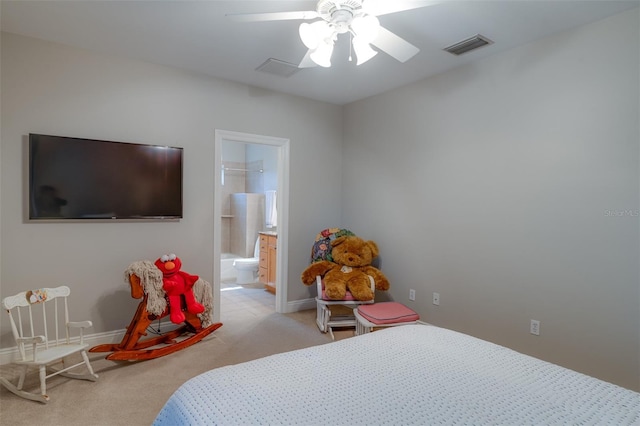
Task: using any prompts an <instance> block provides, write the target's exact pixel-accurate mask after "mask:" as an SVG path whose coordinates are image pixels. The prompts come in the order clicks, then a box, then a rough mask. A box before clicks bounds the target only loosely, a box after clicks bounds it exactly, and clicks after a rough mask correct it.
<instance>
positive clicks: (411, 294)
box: [409, 288, 416, 300]
mask: <svg viewBox="0 0 640 426" xmlns="http://www.w3.org/2000/svg"><path fill="white" fill-rule="evenodd" d="M409 300H416V291H415V290H414V289H412V288H411V289H409Z"/></svg>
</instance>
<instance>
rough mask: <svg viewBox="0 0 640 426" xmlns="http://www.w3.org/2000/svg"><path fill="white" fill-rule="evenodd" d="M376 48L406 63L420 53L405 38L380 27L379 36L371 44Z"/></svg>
mask: <svg viewBox="0 0 640 426" xmlns="http://www.w3.org/2000/svg"><path fill="white" fill-rule="evenodd" d="M371 44H373V45H374V46H376V47H377V48H379V49H380V50H382V51H383V52H385V53H387V54H388V55H390V56H393V57H394V58H396V59H397V60H398V61H400V62H406V61H408V60H409V59H411V58H413V57H414V56H415V55H416V53H418V52H419V51H420V49H418V48H417V47H415V46H414V45H413V44H411V43H409V42H408V41H406V40H405V39H403V38H400V37H398V36H397V35H395V34H394V33H392V32H391V31H389V30H388V29H386V28H384V27H382V26H381V27H380V29H379V30H378V36H377V37H376V38H375V40H373V41H372V42H371Z"/></svg>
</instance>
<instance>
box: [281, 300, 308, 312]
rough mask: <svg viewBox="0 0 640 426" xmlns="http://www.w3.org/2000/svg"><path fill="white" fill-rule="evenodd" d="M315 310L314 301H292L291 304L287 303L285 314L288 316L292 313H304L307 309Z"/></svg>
mask: <svg viewBox="0 0 640 426" xmlns="http://www.w3.org/2000/svg"><path fill="white" fill-rule="evenodd" d="M315 308H316V299H315V298H313V299H302V300H293V301H291V302H287V305H286V307H285V312H284V313H285V314H290V313H292V312H298V311H306V310H307V309H315Z"/></svg>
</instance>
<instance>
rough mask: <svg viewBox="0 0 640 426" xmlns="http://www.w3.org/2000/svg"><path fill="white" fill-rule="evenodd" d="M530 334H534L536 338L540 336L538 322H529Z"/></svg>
mask: <svg viewBox="0 0 640 426" xmlns="http://www.w3.org/2000/svg"><path fill="white" fill-rule="evenodd" d="M529 331H530V332H531V334H535V335H536V336H539V335H540V321H538V320H531V326H530V330H529Z"/></svg>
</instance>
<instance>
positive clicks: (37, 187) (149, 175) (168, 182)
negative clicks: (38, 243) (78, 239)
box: [29, 134, 182, 220]
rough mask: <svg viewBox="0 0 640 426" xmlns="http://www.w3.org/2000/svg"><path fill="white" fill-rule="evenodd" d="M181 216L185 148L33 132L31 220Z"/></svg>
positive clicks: (30, 191) (30, 165)
mask: <svg viewBox="0 0 640 426" xmlns="http://www.w3.org/2000/svg"><path fill="white" fill-rule="evenodd" d="M178 218H182V148H175V147H167V146H156V145H141V144H134V143H125V142H110V141H101V140H94V139H80V138H70V137H62V136H49V135H39V134H30V135H29V219H31V220H38V219H178Z"/></svg>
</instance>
